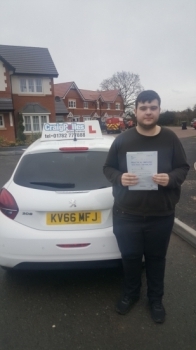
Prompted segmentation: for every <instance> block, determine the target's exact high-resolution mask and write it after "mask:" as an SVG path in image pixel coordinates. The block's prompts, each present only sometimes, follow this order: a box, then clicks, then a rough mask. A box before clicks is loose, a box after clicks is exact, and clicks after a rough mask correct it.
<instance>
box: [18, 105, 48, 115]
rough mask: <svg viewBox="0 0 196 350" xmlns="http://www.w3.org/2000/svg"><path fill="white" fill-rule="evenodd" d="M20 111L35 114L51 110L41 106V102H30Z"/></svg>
mask: <svg viewBox="0 0 196 350" xmlns="http://www.w3.org/2000/svg"><path fill="white" fill-rule="evenodd" d="M20 112H21V113H23V114H24V113H33V114H35V113H39V114H40V113H43V114H45V113H47V114H48V113H49V111H48V110H47V109H46V108H45V107H43V106H41V105H40V104H39V103H28V104H26V105H25V106H24V107H23V108H22V109H21V110H20Z"/></svg>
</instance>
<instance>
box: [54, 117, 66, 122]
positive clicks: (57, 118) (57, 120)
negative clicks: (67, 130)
mask: <svg viewBox="0 0 196 350" xmlns="http://www.w3.org/2000/svg"><path fill="white" fill-rule="evenodd" d="M56 122H57V123H64V122H65V119H64V116H63V115H56Z"/></svg>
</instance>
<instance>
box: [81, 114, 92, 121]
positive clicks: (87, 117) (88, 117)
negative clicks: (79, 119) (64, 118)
mask: <svg viewBox="0 0 196 350" xmlns="http://www.w3.org/2000/svg"><path fill="white" fill-rule="evenodd" d="M85 120H91V117H90V115H89V116H84V115H83V121H84V122H85Z"/></svg>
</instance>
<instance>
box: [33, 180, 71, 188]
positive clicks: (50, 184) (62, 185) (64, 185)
mask: <svg viewBox="0 0 196 350" xmlns="http://www.w3.org/2000/svg"><path fill="white" fill-rule="evenodd" d="M30 184H32V185H40V186H48V187H56V188H74V187H75V184H72V183H69V182H66V183H58V182H42V181H40V182H39V181H32V182H30Z"/></svg>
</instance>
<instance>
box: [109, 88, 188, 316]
mask: <svg viewBox="0 0 196 350" xmlns="http://www.w3.org/2000/svg"><path fill="white" fill-rule="evenodd" d="M160 103H161V100H160V97H159V95H158V94H157V93H156V92H155V91H152V90H146V91H143V92H141V93H140V94H139V95H138V97H137V99H136V104H135V116H136V119H137V126H136V127H134V128H132V129H130V130H127V131H126V132H124V133H122V134H121V135H119V136H118V137H117V138H116V139H115V140H114V142H113V144H112V146H111V148H110V150H109V154H108V157H107V160H106V163H105V165H104V174H105V176H106V177H107V179H108V180H109V181H110V182H111V183H112V185H113V196H114V207H113V227H114V234H115V236H116V239H117V242H118V246H119V249H120V252H121V255H122V263H123V269H124V289H123V294H122V297H121V299H120V300H119V301H118V304H117V306H116V311H117V312H118V313H119V314H123V315H124V314H126V313H127V312H128V311H129V309H130V308H131V306H132V305H133V304H134V303H135V302H136V301H138V300H139V296H140V287H141V267H142V257H143V255H144V256H145V265H146V277H147V288H148V289H147V296H148V299H149V305H150V311H151V316H152V318H153V320H154V321H155V322H158V323H162V322H164V320H165V309H164V306H163V304H162V297H163V294H164V272H165V257H166V252H167V248H168V244H169V239H170V235H171V231H172V227H173V223H174V211H175V205H176V203H178V201H179V198H180V187H181V184H182V183H183V181H184V180H185V178H186V175H187V173H188V170H189V165H188V164H187V160H186V155H185V152H184V150H183V147H182V144H181V142H180V141H179V139H178V138H177V136H176V135H175V134H174V133H173V132H172V131H170V130H169V129H167V128H162V127H160V126H158V125H157V122H158V119H159V114H160ZM127 152H154V153H155V155H157V171H156V172H155V173H152V174H151V176H150V181H151V182H152V185H153V190H149V189H148V188H147V189H142V177H141V176H140V175H141V174H142V170H140V173H141V174H140V175H138V176H137V172H132V173H131V172H128V170H127ZM154 153H153V154H154ZM141 154H142V153H137V155H138V156H140V155H141ZM151 154H152V153H151ZM143 157H145V153H143ZM155 158H156V156H155ZM143 163H144V165H145V163H146V162H145V158H144V162H143ZM155 163H156V160H155ZM146 164H147V163H146ZM148 171H149V170H148ZM147 181H148V180H147ZM138 185H139V189H138ZM134 187H135V188H136V189H135V190H134Z"/></svg>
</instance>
